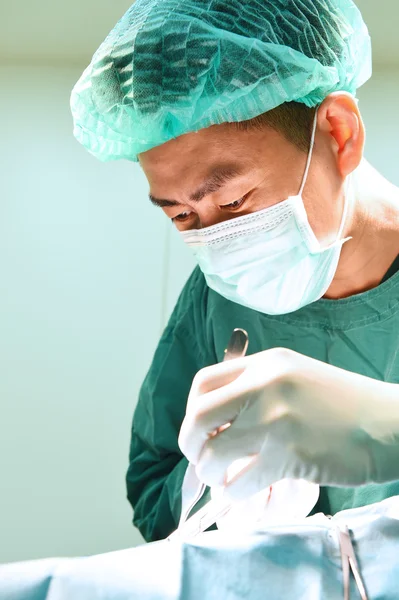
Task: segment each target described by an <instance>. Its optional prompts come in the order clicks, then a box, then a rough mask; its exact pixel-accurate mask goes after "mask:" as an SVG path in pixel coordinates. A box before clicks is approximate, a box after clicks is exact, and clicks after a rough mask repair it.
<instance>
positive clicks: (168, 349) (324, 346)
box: [126, 261, 399, 541]
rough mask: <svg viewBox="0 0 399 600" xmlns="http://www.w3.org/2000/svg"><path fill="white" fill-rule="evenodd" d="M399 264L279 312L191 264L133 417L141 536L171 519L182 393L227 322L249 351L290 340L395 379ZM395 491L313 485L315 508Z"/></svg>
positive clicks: (131, 481) (133, 488) (163, 529)
mask: <svg viewBox="0 0 399 600" xmlns="http://www.w3.org/2000/svg"><path fill="white" fill-rule="evenodd" d="M398 269H399V261H397V264H395V265H393V267H392V269H391V270H390V272H389V273H388V274H387V276H386V278H385V279H384V281H383V282H382V283H381V285H379V286H378V287H377V288H375V289H373V290H370V291H368V292H365V293H362V294H358V295H356V296H352V297H350V298H347V299H343V300H324V299H322V300H319V301H318V302H315V303H314V304H311V305H310V306H307V307H305V308H303V309H301V310H299V311H297V312H295V313H292V314H289V315H283V316H269V315H265V314H262V313H259V312H256V311H253V310H251V309H248V308H245V307H243V306H240V305H239V304H235V303H234V302H230V301H229V300H226V299H225V298H223V297H222V296H220V295H219V294H217V293H216V292H214V291H213V290H211V289H210V288H209V287H208V286H207V284H206V282H205V279H204V276H203V275H202V273H201V271H200V270H199V269H198V268H197V269H195V271H194V272H193V274H192V275H191V277H190V279H189V280H188V282H187V284H186V285H185V287H184V289H183V291H182V293H181V295H180V298H179V300H178V302H177V305H176V307H175V310H174V312H173V314H172V317H171V319H170V322H169V324H168V326H167V327H166V330H165V332H164V334H163V336H162V338H161V341H160V343H159V345H158V348H157V350H156V352H155V356H154V359H153V362H152V365H151V367H150V370H149V372H148V374H147V377H146V379H145V381H144V383H143V386H142V389H141V392H140V396H139V401H138V405H137V408H136V411H135V414H134V418H133V426H132V438H131V447H130V466H129V469H128V472H127V476H126V481H127V490H128V499H129V501H130V503H131V505H132V507H133V509H134V518H133V522H134V524H135V525H136V526H137V527H138V529H139V530H140V532H141V533H142V535H143V537H144V538H145V540H147V541H155V540H159V539H163V538H165V537H167V536H168V535H169V534H170V533H171V532H172V531H173V530H174V529H176V527H177V525H178V522H179V518H180V512H181V489H182V482H183V478H184V474H185V471H186V468H187V465H188V462H187V459H186V458H185V457H184V456H183V455H182V453H181V451H180V449H179V446H178V435H179V431H180V426H181V423H182V421H183V419H184V416H185V410H186V402H187V397H188V394H189V391H190V388H191V384H192V380H193V378H194V376H195V375H196V373H197V372H198V371H199V370H200V369H202V368H204V367H206V366H209V365H212V364H215V363H218V362H220V361H222V359H223V356H224V350H225V348H226V345H227V343H228V341H229V339H230V336H231V334H232V331H233V329H235V328H242V329H245V330H246V331H247V332H248V334H249V349H248V354H254V353H256V352H261V351H263V350H267V349H269V348H276V347H284V348H290V349H292V350H295V351H296V352H300V353H302V354H304V355H307V356H310V357H312V358H316V359H318V360H321V361H324V362H326V363H329V364H331V365H335V366H337V367H341V368H342V369H346V370H348V371H353V372H356V373H360V374H362V375H366V376H368V377H372V378H374V379H379V380H381V381H387V382H391V383H399V352H398V347H399V346H398V336H399V272H398ZM339 401H340V399H339V398H337V402H339ZM394 495H399V481H397V482H393V483H388V484H384V485H381V484H379V485H374V484H373V485H367V486H363V487H357V488H332V487H330V488H322V489H321V493H320V499H319V502H318V504H317V506H316V508H315V511H314V512H319V511H322V512H324V513H325V514H329V515H333V514H335V513H336V512H338V511H340V510H344V509H347V508H356V507H359V506H365V505H367V504H372V503H374V502H379V501H380V500H383V499H385V498H388V497H390V496H394ZM208 497H209V495H208ZM204 501H206V498H205V499H204V500H203V502H204Z"/></svg>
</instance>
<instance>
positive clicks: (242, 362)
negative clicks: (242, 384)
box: [186, 357, 248, 412]
mask: <svg viewBox="0 0 399 600" xmlns="http://www.w3.org/2000/svg"><path fill="white" fill-rule="evenodd" d="M247 364H248V357H243V358H237V359H234V360H230V361H228V362H223V363H219V364H217V365H212V366H211V367H207V368H205V369H201V371H199V372H198V373H197V375H196V376H195V377H194V380H193V383H192V386H191V390H190V394H189V397H188V402H187V409H186V410H187V412H189V411H190V410H191V409H192V407H193V406H194V408H197V405H198V397H199V396H204V395H205V394H209V393H210V392H213V391H215V390H218V389H220V388H222V387H224V386H226V385H229V384H230V383H232V382H233V381H235V380H236V379H237V378H238V377H240V375H241V374H242V373H243V372H244V371H245V368H246V366H247Z"/></svg>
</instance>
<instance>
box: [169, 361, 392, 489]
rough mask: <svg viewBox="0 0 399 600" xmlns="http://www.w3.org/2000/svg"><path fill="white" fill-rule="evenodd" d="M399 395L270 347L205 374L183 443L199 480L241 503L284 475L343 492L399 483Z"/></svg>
mask: <svg viewBox="0 0 399 600" xmlns="http://www.w3.org/2000/svg"><path fill="white" fill-rule="evenodd" d="M398 390H399V386H397V385H394V384H388V383H383V382H380V381H376V380H374V379H369V378H367V377H364V376H361V375H357V374H354V373H350V372H348V371H344V370H343V369H339V368H337V367H333V366H331V365H328V364H325V363H322V362H319V361H317V360H314V359H311V358H308V357H306V356H303V355H300V354H297V353H296V352H292V351H290V350H285V349H273V350H268V351H266V352H261V353H259V354H255V355H252V356H248V357H245V358H240V359H237V360H232V361H230V362H227V363H221V364H218V365H215V366H212V367H209V368H207V369H204V370H202V371H200V372H199V373H198V375H197V376H196V377H195V379H194V382H193V386H192V389H191V392H190V396H189V399H188V404H187V413H186V417H185V420H184V422H183V425H182V428H181V432H180V436H179V445H180V448H181V450H182V452H183V453H184V454H185V455H186V456H187V458H188V460H189V461H190V462H192V463H193V464H195V465H196V472H197V476H198V477H199V479H200V480H201V481H202V482H204V483H206V484H207V485H209V486H220V485H224V486H226V488H225V494H226V495H227V496H229V497H230V498H232V499H233V500H241V499H243V498H246V497H249V496H252V495H253V494H255V493H257V492H259V491H260V490H264V489H265V488H267V487H268V486H270V485H272V484H273V483H275V482H277V481H280V480H282V479H285V478H293V479H305V480H307V481H311V482H314V483H317V484H320V485H334V486H357V485H362V484H366V483H370V482H376V483H383V482H385V481H393V480H397V479H399V441H398V434H399V392H398ZM229 423H231V426H228V424H229ZM215 432H217V433H216V434H215ZM245 457H251V458H252V460H251V462H250V463H249V464H248V466H247V467H246V468H244V470H243V471H241V473H239V474H238V475H236V476H235V477H233V479H231V478H230V477H229V473H228V471H229V467H230V466H231V465H232V464H233V463H234V462H235V461H237V460H239V459H241V460H242V459H243V458H245Z"/></svg>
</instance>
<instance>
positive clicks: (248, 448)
mask: <svg viewBox="0 0 399 600" xmlns="http://www.w3.org/2000/svg"><path fill="white" fill-rule="evenodd" d="M233 429H234V431H233ZM259 445H260V444H259V440H258V438H257V437H256V435H254V432H253V431H252V430H250V429H245V430H240V429H238V430H237V429H236V428H235V427H234V425H232V427H230V428H229V429H227V430H226V431H223V432H222V433H219V434H218V435H217V436H216V437H214V438H211V439H209V440H208V441H207V443H206V444H205V446H204V449H203V451H202V452H201V455H200V457H199V459H198V463H197V466H196V474H197V477H198V479H199V480H200V481H202V482H203V483H206V485H208V486H209V487H217V486H224V485H225V484H226V482H227V481H228V479H231V475H230V474H229V470H230V469H231V468H233V469H234V466H233V465H234V463H237V461H240V460H241V459H245V458H248V457H254V456H257V455H258V453H259ZM248 462H249V460H248ZM248 462H247V465H248Z"/></svg>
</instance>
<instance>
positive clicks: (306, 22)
mask: <svg viewBox="0 0 399 600" xmlns="http://www.w3.org/2000/svg"><path fill="white" fill-rule="evenodd" d="M370 75H371V42H370V37H369V34H368V30H367V27H366V25H365V24H364V22H363V19H362V16H361V14H360V12H359V10H358V8H357V7H356V6H355V4H354V3H353V2H352V0H270V1H269V0H137V1H136V2H135V3H134V4H133V6H131V8H129V10H128V11H127V12H126V14H125V15H124V16H123V17H122V19H121V20H120V21H119V22H118V23H117V25H116V26H115V27H114V29H113V30H112V31H111V33H110V34H109V35H108V37H107V38H106V39H105V41H104V42H103V43H102V44H101V46H100V47H99V49H98V50H97V52H96V53H95V54H94V56H93V59H92V61H91V63H90V65H89V66H88V67H87V69H86V70H85V71H84V72H83V74H82V76H81V78H80V79H79V81H78V82H77V84H76V85H75V87H74V89H73V91H72V96H71V108H72V114H73V118H74V135H75V136H76V138H77V139H78V140H79V142H81V143H82V144H83V146H85V147H86V148H87V149H88V150H89V151H90V152H91V153H92V154H94V156H96V157H97V158H99V159H100V160H103V161H107V160H117V159H123V158H124V159H128V160H132V161H136V162H137V160H138V157H137V155H138V154H140V153H141V152H145V151H147V150H150V149H151V148H154V147H156V146H159V145H161V144H164V143H165V142H167V141H169V140H171V139H173V138H176V137H178V136H180V135H183V134H185V133H189V132H193V131H199V130H200V129H204V128H206V127H210V126H211V125H217V124H220V123H226V122H237V121H245V120H248V119H252V118H253V117H256V116H258V115H260V114H262V113H264V112H267V111H269V110H272V109H273V108H276V107H277V106H279V105H280V104H283V103H284V102H291V101H296V102H302V103H303V104H305V105H306V106H309V107H314V106H316V105H318V104H320V103H321V102H323V100H324V99H325V98H326V96H328V94H330V93H332V92H335V91H346V92H350V93H352V94H354V95H355V94H356V90H357V88H359V87H360V86H361V85H362V84H363V83H364V82H365V81H367V79H368V78H369V77H370Z"/></svg>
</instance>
